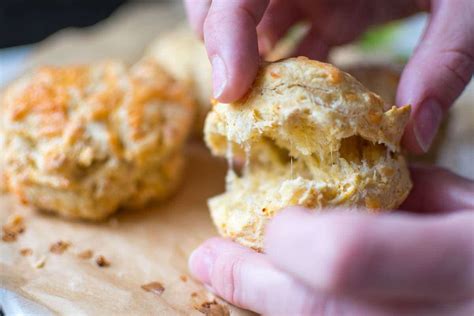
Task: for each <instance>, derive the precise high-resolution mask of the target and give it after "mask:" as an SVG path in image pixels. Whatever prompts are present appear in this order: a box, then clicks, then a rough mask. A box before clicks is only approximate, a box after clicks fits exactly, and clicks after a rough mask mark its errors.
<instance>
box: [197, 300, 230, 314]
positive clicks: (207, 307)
mask: <svg viewBox="0 0 474 316" xmlns="http://www.w3.org/2000/svg"><path fill="white" fill-rule="evenodd" d="M194 308H195V309H196V310H198V311H199V312H201V313H203V314H204V315H206V316H229V315H230V311H229V309H228V308H227V306H224V305H221V304H219V303H217V301H216V300H213V301H209V302H203V303H201V304H197V305H195V306H194Z"/></svg>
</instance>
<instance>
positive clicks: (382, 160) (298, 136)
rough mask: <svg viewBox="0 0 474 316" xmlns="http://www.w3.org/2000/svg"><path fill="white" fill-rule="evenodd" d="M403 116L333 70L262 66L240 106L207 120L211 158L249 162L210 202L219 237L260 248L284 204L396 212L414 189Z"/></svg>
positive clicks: (298, 61) (406, 110) (220, 107)
mask: <svg viewBox="0 0 474 316" xmlns="http://www.w3.org/2000/svg"><path fill="white" fill-rule="evenodd" d="M409 114H410V107H409V106H404V107H400V108H396V107H390V106H387V105H386V104H384V102H383V101H382V100H381V99H380V97H379V96H377V95H375V94H374V93H372V92H370V91H368V90H367V89H366V88H365V87H364V86H362V84H360V83H359V82H358V81H357V80H356V79H354V78H353V77H352V76H350V75H349V74H347V73H344V72H342V71H340V70H338V69H337V68H335V67H333V66H331V65H329V64H324V63H320V62H316V61H312V60H309V59H307V58H304V57H299V58H291V59H286V60H283V61H280V62H275V63H270V64H266V65H264V66H262V67H261V69H260V71H259V74H258V76H257V79H256V81H255V83H254V84H253V87H252V88H251V90H250V91H249V93H248V94H247V95H246V96H245V97H244V98H243V99H241V100H240V101H237V102H235V103H231V104H220V103H217V104H215V105H214V107H213V109H212V111H211V112H210V113H209V115H208V117H207V119H206V125H205V140H206V143H207V145H208V147H209V148H210V149H211V151H212V153H213V154H214V155H218V156H227V157H228V159H229V163H232V161H233V160H236V158H238V159H237V160H239V159H245V161H246V162H245V166H244V168H243V170H242V172H241V175H238V174H237V173H236V172H234V171H233V170H232V168H230V171H229V173H228V175H227V190H226V192H225V193H224V194H222V195H219V196H216V197H214V198H211V199H210V200H209V207H210V210H211V215H212V218H213V220H214V223H215V224H216V226H217V228H218V230H219V233H220V234H221V235H223V236H225V237H230V238H232V239H234V240H236V241H238V242H239V243H241V244H243V245H245V246H248V247H252V248H254V249H258V250H262V249H263V234H264V229H265V224H266V223H267V221H268V220H269V219H270V218H272V217H273V216H274V215H275V214H276V213H277V212H279V211H280V210H281V209H282V208H284V207H287V206H291V205H303V206H305V207H308V208H314V209H316V210H321V209H322V208H323V207H332V206H338V205H344V206H350V207H367V208H368V209H372V210H379V209H392V208H396V207H398V206H399V205H400V204H401V203H402V202H403V200H404V199H405V198H406V196H407V195H408V193H409V191H410V189H411V186H412V185H411V181H410V177H409V171H408V169H407V166H406V163H405V159H404V157H403V156H402V155H401V154H400V144H399V143H400V138H401V136H402V133H403V129H404V127H405V124H406V122H407V120H408V118H409Z"/></svg>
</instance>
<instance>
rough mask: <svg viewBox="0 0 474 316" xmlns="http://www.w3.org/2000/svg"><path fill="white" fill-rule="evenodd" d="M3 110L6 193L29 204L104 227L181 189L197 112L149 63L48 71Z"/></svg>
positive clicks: (15, 88) (8, 97) (18, 86)
mask: <svg viewBox="0 0 474 316" xmlns="http://www.w3.org/2000/svg"><path fill="white" fill-rule="evenodd" d="M2 102H3V104H2V106H3V108H4V115H3V116H2V120H3V122H2V128H1V130H0V134H1V135H2V136H1V137H3V138H4V152H2V155H3V161H4V165H5V166H4V167H5V170H4V171H5V175H6V178H7V186H8V190H9V191H10V192H12V193H14V194H15V195H16V196H18V197H19V198H20V200H21V201H23V202H25V203H28V204H31V205H33V206H35V207H37V208H40V209H43V210H47V211H52V212H54V213H57V214H60V215H63V216H65V217H69V218H81V219H88V220H100V219H103V218H105V217H106V216H108V215H109V214H111V213H113V212H114V211H116V210H117V209H118V208H120V207H124V206H125V207H127V206H133V207H139V206H142V205H143V204H145V203H146V202H148V201H149V200H151V199H163V198H166V197H167V196H168V195H170V194H171V193H172V192H173V191H174V190H175V188H176V187H177V184H178V182H179V180H180V177H181V172H182V167H183V153H182V148H183V144H184V142H185V139H186V137H187V135H188V133H189V130H190V127H191V124H192V118H193V115H194V113H193V110H194V104H193V102H192V100H190V99H189V97H187V95H186V91H185V89H184V88H183V87H182V86H181V85H180V84H179V83H177V82H176V81H174V80H173V79H172V78H171V77H170V76H169V75H168V74H166V73H165V71H163V70H162V69H161V68H160V67H159V66H158V65H157V64H156V63H155V62H154V61H152V60H142V61H140V62H139V63H137V64H135V65H134V66H132V67H127V66H126V65H125V64H123V63H122V62H119V61H106V62H100V63H96V64H92V65H87V66H66V67H42V68H40V69H37V70H36V71H34V72H32V73H31V74H30V75H28V76H26V77H24V78H22V79H20V80H18V81H17V82H15V83H14V84H13V85H12V86H10V87H9V88H8V90H7V91H6V93H5V95H4V98H3V101H2Z"/></svg>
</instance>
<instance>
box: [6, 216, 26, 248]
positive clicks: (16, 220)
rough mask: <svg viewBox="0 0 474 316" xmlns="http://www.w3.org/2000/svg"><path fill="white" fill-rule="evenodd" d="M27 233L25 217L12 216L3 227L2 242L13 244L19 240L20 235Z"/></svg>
mask: <svg viewBox="0 0 474 316" xmlns="http://www.w3.org/2000/svg"><path fill="white" fill-rule="evenodd" d="M24 231H25V224H24V221H23V216H21V215H19V214H13V215H11V216H10V217H9V218H8V220H7V223H6V224H5V225H3V226H2V240H3V241H5V242H13V241H16V240H17V237H18V235H19V234H22V233H23V232H24Z"/></svg>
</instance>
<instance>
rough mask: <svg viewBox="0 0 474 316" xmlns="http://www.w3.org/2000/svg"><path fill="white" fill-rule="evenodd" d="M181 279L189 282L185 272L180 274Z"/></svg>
mask: <svg viewBox="0 0 474 316" xmlns="http://www.w3.org/2000/svg"><path fill="white" fill-rule="evenodd" d="M179 279H180V280H181V281H183V282H188V277H187V276H185V275H184V274H182V275H180V276H179Z"/></svg>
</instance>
